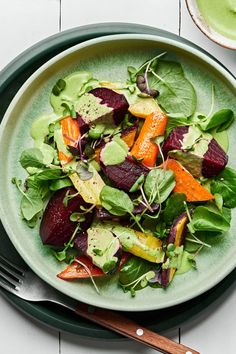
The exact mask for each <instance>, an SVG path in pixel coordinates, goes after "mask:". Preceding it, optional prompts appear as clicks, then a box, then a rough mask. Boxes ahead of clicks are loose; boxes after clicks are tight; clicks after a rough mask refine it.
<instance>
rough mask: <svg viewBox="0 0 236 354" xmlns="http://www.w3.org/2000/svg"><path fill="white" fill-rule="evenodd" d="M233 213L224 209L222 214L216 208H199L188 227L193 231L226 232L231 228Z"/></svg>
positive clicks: (208, 206) (213, 206)
mask: <svg viewBox="0 0 236 354" xmlns="http://www.w3.org/2000/svg"><path fill="white" fill-rule="evenodd" d="M230 221H231V212H230V209H228V208H223V209H222V212H221V211H220V210H219V209H218V208H217V206H215V205H214V204H212V205H206V206H198V207H197V208H196V209H195V210H194V213H193V216H192V218H191V221H190V223H189V225H188V227H189V228H190V229H191V231H194V232H195V231H214V232H217V231H219V232H224V231H225V232H226V231H228V230H229V228H230Z"/></svg>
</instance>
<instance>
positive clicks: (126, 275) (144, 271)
mask: <svg viewBox="0 0 236 354" xmlns="http://www.w3.org/2000/svg"><path fill="white" fill-rule="evenodd" d="M158 268H159V265H158V264H153V263H150V262H148V261H145V260H144V259H141V258H138V257H131V258H130V259H128V261H127V262H125V264H124V265H123V266H122V267H121V270H120V272H119V283H120V285H121V286H122V288H123V290H124V291H128V290H130V291H131V295H132V296H134V295H135V291H136V290H140V289H143V288H145V287H146V286H147V285H149V283H148V282H149V280H150V279H152V278H154V276H155V272H154V270H155V269H158Z"/></svg>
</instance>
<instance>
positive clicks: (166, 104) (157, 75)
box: [148, 61, 197, 117]
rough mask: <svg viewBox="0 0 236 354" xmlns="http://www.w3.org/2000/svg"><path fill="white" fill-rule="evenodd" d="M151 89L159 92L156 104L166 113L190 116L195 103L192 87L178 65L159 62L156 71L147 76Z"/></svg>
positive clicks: (172, 62) (194, 93)
mask: <svg viewBox="0 0 236 354" xmlns="http://www.w3.org/2000/svg"><path fill="white" fill-rule="evenodd" d="M148 80H149V84H150V87H151V88H152V89H157V90H158V91H159V92H160V95H159V97H158V103H160V105H161V106H162V107H163V108H164V110H165V111H166V112H167V113H182V114H183V115H184V116H185V117H189V116H191V115H192V114H193V113H194V111H195V109H196V103H197V97H196V92H195V90H194V87H193V85H192V84H191V83H190V81H189V80H188V79H187V78H186V77H185V75H184V72H183V69H182V66H181V64H180V63H177V62H174V61H159V63H158V65H157V68H156V70H155V71H154V70H151V73H150V74H149V76H148Z"/></svg>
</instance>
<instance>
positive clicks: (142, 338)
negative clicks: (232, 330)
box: [75, 303, 200, 354]
mask: <svg viewBox="0 0 236 354" xmlns="http://www.w3.org/2000/svg"><path fill="white" fill-rule="evenodd" d="M75 312H76V314H78V315H80V316H81V317H85V318H87V319H88V320H90V321H92V322H95V323H98V324H100V325H101V326H103V327H106V328H108V329H110V330H113V331H115V332H118V333H120V334H122V335H124V336H125V337H129V338H131V339H134V340H136V341H139V342H141V343H143V344H146V345H147V346H149V347H151V348H154V349H156V350H159V351H160V352H162V353H165V354H200V353H199V352H197V351H196V350H193V349H191V348H189V347H186V346H185V345H183V344H179V343H176V342H174V341H172V340H170V339H168V338H166V337H163V336H161V335H159V334H157V333H155V332H152V331H150V330H149V329H147V328H145V327H142V326H139V325H138V324H137V323H135V322H133V321H131V320H129V319H128V318H126V317H124V316H122V315H120V314H119V313H118V312H114V311H110V310H103V309H100V308H96V307H93V306H89V305H86V304H82V303H81V304H79V305H78V306H77V308H76V309H75Z"/></svg>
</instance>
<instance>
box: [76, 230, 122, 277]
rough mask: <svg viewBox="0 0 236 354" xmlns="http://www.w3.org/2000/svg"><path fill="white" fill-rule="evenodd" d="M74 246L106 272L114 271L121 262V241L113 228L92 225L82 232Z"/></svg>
mask: <svg viewBox="0 0 236 354" xmlns="http://www.w3.org/2000/svg"><path fill="white" fill-rule="evenodd" d="M74 246H75V248H77V249H78V250H79V251H80V252H81V253H82V254H84V255H86V256H87V257H89V259H91V261H92V262H93V264H94V265H96V266H97V267H99V268H100V269H102V271H103V272H104V273H109V274H111V273H113V272H114V271H115V270H116V269H117V267H118V265H119V263H120V259H121V243H120V241H119V239H118V238H116V237H115V236H114V235H113V233H112V232H111V230H108V229H106V228H104V229H103V228H101V227H91V228H89V229H88V230H87V231H85V232H80V233H79V234H78V235H77V237H76V239H75V242H74Z"/></svg>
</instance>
